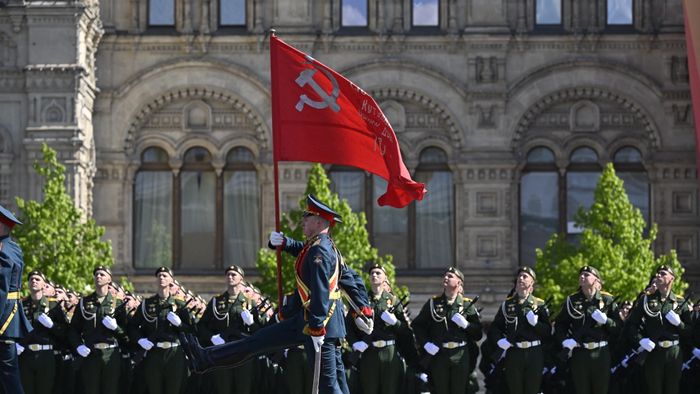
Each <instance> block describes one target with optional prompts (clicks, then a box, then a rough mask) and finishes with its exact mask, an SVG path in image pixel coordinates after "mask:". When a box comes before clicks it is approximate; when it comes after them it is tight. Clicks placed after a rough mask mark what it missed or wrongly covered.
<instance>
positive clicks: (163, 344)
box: [160, 342, 173, 349]
mask: <svg viewBox="0 0 700 394" xmlns="http://www.w3.org/2000/svg"><path fill="white" fill-rule="evenodd" d="M160 344H161V346H160V348H161V349H170V348H171V347H172V346H173V344H172V343H170V342H161V343H160Z"/></svg>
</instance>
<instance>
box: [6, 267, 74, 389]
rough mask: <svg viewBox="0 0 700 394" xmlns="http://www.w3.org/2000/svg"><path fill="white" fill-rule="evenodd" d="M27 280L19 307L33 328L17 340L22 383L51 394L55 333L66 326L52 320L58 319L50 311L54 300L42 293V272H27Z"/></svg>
mask: <svg viewBox="0 0 700 394" xmlns="http://www.w3.org/2000/svg"><path fill="white" fill-rule="evenodd" d="M27 282H28V285H29V296H27V297H25V298H23V299H22V306H23V308H24V314H25V315H26V316H27V317H28V318H29V321H30V322H31V323H32V326H33V327H34V330H32V332H30V333H29V334H27V335H26V336H25V337H24V339H23V340H22V341H20V342H18V343H17V353H18V354H19V355H20V357H19V369H20V373H21V375H22V386H23V387H24V392H25V393H28V394H33V393H51V390H52V389H53V384H54V377H55V376H56V359H55V357H54V354H53V348H54V343H55V336H54V335H55V333H56V332H58V331H60V330H64V331H65V327H61V325H60V324H56V323H55V322H54V320H56V321H58V319H57V316H56V314H55V311H52V309H53V308H54V307H55V306H56V299H55V298H53V297H51V298H49V297H48V296H47V295H45V294H44V291H45V289H46V282H47V281H46V277H45V276H44V274H43V273H41V271H37V270H35V271H32V272H30V273H29V275H27ZM59 323H60V322H59Z"/></svg>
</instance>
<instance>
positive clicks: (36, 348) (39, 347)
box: [27, 343, 41, 352]
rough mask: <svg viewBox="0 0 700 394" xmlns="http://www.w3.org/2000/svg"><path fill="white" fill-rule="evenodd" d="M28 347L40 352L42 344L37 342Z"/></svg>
mask: <svg viewBox="0 0 700 394" xmlns="http://www.w3.org/2000/svg"><path fill="white" fill-rule="evenodd" d="M27 347H28V348H29V350H31V351H33V352H38V351H39V350H41V345H38V344H36V343H32V344H30V345H29V346H27Z"/></svg>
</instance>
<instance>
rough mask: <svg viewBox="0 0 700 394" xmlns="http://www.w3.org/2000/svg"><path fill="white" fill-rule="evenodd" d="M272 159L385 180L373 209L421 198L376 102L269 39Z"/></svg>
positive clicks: (421, 192)
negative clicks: (345, 169)
mask: <svg viewBox="0 0 700 394" xmlns="http://www.w3.org/2000/svg"><path fill="white" fill-rule="evenodd" d="M270 61H271V63H272V64H271V68H272V128H273V141H274V160H275V162H278V161H312V162H318V163H328V164H339V165H346V166H352V167H358V168H361V169H363V170H366V171H368V172H371V173H373V174H376V175H378V176H380V177H382V178H384V179H386V180H387V182H388V186H387V191H386V193H384V195H382V196H381V197H379V200H378V202H379V205H390V206H392V207H396V208H402V207H405V206H406V205H408V204H409V203H410V202H411V201H413V200H422V199H423V195H424V194H425V185H424V184H422V183H417V182H415V181H413V180H412V179H411V174H409V172H408V169H406V166H405V165H404V163H403V160H402V159H401V152H400V150H399V142H398V140H397V139H396V135H395V134H394V130H393V129H392V128H391V125H390V124H389V121H388V120H387V119H386V117H385V116H384V113H382V110H381V109H380V108H379V106H378V105H377V103H376V102H375V101H374V99H372V97H370V95H368V94H367V93H366V92H365V91H363V90H362V89H360V88H359V87H358V86H357V85H355V84H353V83H352V82H350V81H349V80H347V79H346V78H345V77H343V76H342V75H340V74H338V73H337V72H335V71H333V70H332V69H330V68H328V67H326V66H325V65H323V64H321V63H319V62H318V61H316V60H315V59H313V58H312V57H311V56H309V55H306V54H305V53H303V52H301V51H299V50H297V49H296V48H293V47H291V46H289V45H287V44H286V43H284V42H283V41H282V40H280V39H278V38H277V37H275V36H274V35H272V36H271V38H270Z"/></svg>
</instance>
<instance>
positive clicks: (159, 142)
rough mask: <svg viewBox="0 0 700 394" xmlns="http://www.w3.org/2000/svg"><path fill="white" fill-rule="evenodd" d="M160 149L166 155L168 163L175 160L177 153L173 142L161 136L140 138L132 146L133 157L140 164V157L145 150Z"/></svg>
mask: <svg viewBox="0 0 700 394" xmlns="http://www.w3.org/2000/svg"><path fill="white" fill-rule="evenodd" d="M149 148H160V149H163V150H164V151H165V153H167V154H168V158H169V159H170V161H173V160H175V159H177V151H176V150H175V141H173V140H172V139H170V138H168V137H167V136H163V135H152V136H148V137H146V138H142V139H140V140H139V141H138V143H137V144H136V145H135V146H134V156H135V157H136V158H137V161H138V162H139V163H140V162H141V155H142V154H143V152H144V151H145V150H146V149H149Z"/></svg>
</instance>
